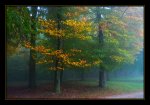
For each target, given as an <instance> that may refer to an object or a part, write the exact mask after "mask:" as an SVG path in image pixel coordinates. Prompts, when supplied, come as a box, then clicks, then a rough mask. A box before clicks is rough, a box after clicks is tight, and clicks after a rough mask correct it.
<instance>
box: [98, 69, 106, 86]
mask: <svg viewBox="0 0 150 105" xmlns="http://www.w3.org/2000/svg"><path fill="white" fill-rule="evenodd" d="M99 87H101V88H105V87H106V72H105V71H104V70H99Z"/></svg>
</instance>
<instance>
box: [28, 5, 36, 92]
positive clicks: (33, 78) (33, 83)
mask: <svg viewBox="0 0 150 105" xmlns="http://www.w3.org/2000/svg"><path fill="white" fill-rule="evenodd" d="M36 14H37V7H32V25H31V28H32V30H34V31H36V23H35V19H36ZM35 41H36V35H35V33H33V32H32V33H31V39H30V43H31V45H32V46H33V47H35ZM35 55H36V52H35V51H34V50H32V49H30V58H29V59H30V61H29V62H30V64H29V88H31V89H33V88H36V69H35V60H34V58H33V56H35Z"/></svg>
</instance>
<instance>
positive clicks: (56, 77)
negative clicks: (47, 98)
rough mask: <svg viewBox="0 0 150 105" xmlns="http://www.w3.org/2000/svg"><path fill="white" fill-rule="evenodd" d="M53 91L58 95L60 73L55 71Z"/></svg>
mask: <svg viewBox="0 0 150 105" xmlns="http://www.w3.org/2000/svg"><path fill="white" fill-rule="evenodd" d="M54 78H55V79H54V80H55V81H54V84H55V86H54V89H55V92H56V93H60V71H55V77H54Z"/></svg>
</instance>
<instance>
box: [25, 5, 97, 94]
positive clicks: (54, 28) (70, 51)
mask: <svg viewBox="0 0 150 105" xmlns="http://www.w3.org/2000/svg"><path fill="white" fill-rule="evenodd" d="M55 9H56V10H55V12H56V16H57V17H56V19H54V20H52V19H49V20H44V19H42V18H39V23H40V25H41V26H40V29H39V32H41V33H44V34H45V35H47V36H49V38H53V39H55V42H54V44H55V46H56V47H55V46H48V45H47V46H43V45H39V46H36V47H33V46H32V45H31V44H30V43H28V42H26V47H27V48H30V49H32V50H35V51H37V52H39V53H40V54H42V55H43V56H42V58H41V59H40V61H39V62H37V63H38V64H39V63H48V64H50V63H53V64H54V65H53V66H54V67H52V65H51V66H50V67H49V69H50V70H54V71H55V78H54V81H55V82H54V87H55V88H54V89H55V92H57V93H60V71H62V70H64V68H65V67H70V66H73V67H89V66H91V64H90V63H88V62H87V61H86V59H81V58H80V56H78V55H80V53H81V52H82V51H81V50H80V49H75V48H73V46H72V48H71V46H70V48H69V47H68V48H66V49H65V52H64V50H63V49H62V47H61V46H62V45H61V44H62V40H70V39H73V40H74V39H76V40H78V39H80V40H89V39H91V36H90V35H88V32H90V30H91V26H90V25H91V23H89V22H87V21H81V20H75V19H65V20H63V18H62V14H61V12H62V9H63V8H62V7H55ZM85 33H86V34H87V35H85ZM94 63H95V62H94ZM94 63H93V64H94ZM62 65H64V66H62Z"/></svg>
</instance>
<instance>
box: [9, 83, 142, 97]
mask: <svg viewBox="0 0 150 105" xmlns="http://www.w3.org/2000/svg"><path fill="white" fill-rule="evenodd" d="M61 91H62V92H61V94H55V93H54V92H53V84H52V83H51V84H50V83H49V84H44V83H43V84H42V85H40V86H38V88H37V89H34V91H33V90H29V89H27V88H26V87H9V88H8V92H7V98H44V99H47V98H48V99H58V98H59V99H78V98H79V99H81V98H88V99H89V98H90V99H93V98H94V99H97V98H98V99H99V98H104V97H106V96H111V95H118V94H123V93H131V92H136V91H143V82H133V81H132V82H127V81H108V82H107V87H106V88H104V89H101V88H99V87H98V81H93V80H92V81H90V80H85V81H66V82H64V83H63V84H62V86H61Z"/></svg>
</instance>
